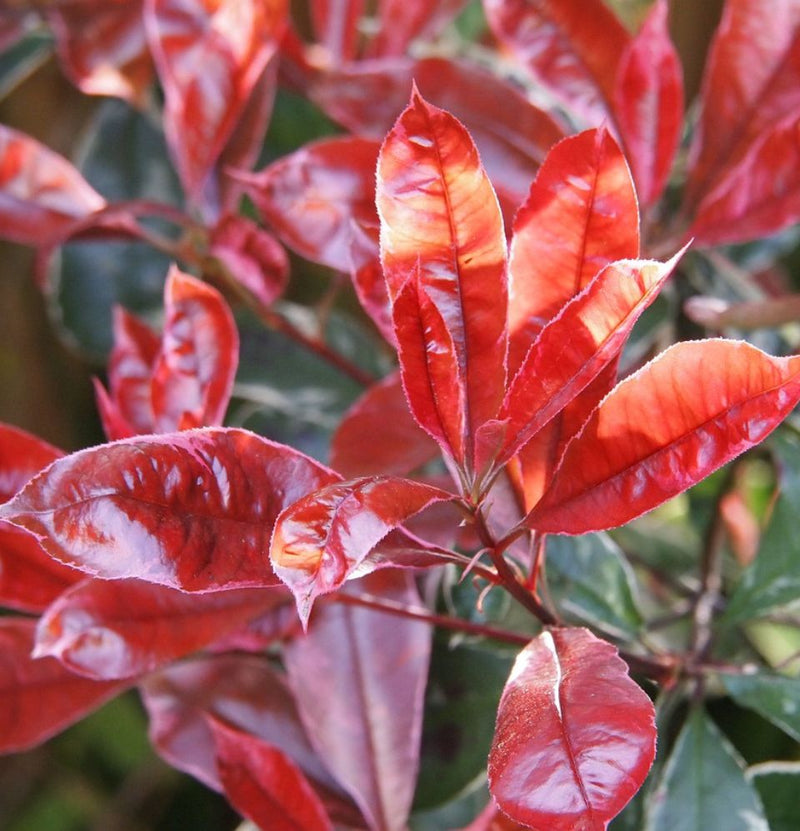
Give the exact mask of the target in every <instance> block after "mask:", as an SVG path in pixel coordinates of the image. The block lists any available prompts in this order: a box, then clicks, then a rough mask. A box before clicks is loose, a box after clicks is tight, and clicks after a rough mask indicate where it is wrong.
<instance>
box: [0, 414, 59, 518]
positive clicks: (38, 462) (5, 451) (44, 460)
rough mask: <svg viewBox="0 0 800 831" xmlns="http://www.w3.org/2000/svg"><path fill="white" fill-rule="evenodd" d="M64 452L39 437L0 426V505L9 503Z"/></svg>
mask: <svg viewBox="0 0 800 831" xmlns="http://www.w3.org/2000/svg"><path fill="white" fill-rule="evenodd" d="M63 455H64V453H63V451H61V450H59V449H58V448H57V447H53V445H52V444H48V443H47V442H46V441H44V440H43V439H40V438H39V437H38V436H34V435H33V434H32V433H28V432H27V431H26V430H21V429H20V428H19V427H14V426H12V425H11V424H3V423H1V422H0V502H6V501H7V500H9V499H11V497H12V496H13V495H14V494H15V493H17V491H19V490H21V488H22V487H23V485H25V484H27V482H28V481H29V480H30V479H31V477H33V476H35V475H36V474H37V473H38V472H39V471H40V470H42V469H43V468H45V467H47V465H49V464H50V463H51V462H54V461H55V460H56V459H59V458H60V457H61V456H63Z"/></svg>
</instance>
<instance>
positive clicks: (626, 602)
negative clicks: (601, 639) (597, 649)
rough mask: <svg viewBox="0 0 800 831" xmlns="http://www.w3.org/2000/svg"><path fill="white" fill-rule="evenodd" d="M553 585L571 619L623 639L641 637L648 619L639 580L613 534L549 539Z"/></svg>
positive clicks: (549, 561) (551, 586) (549, 580)
mask: <svg viewBox="0 0 800 831" xmlns="http://www.w3.org/2000/svg"><path fill="white" fill-rule="evenodd" d="M547 580H548V585H549V588H550V592H551V594H552V596H553V599H554V600H555V601H556V603H557V604H558V606H559V607H560V608H561V609H562V610H563V611H564V612H565V613H567V614H569V615H570V616H573V617H575V618H577V619H579V620H581V621H586V622H588V623H592V624H595V625H597V626H599V627H600V628H602V629H603V630H605V631H607V632H609V633H611V634H614V635H621V636H623V637H635V636H636V635H637V634H638V633H639V630H640V629H641V626H642V616H641V614H640V612H639V609H638V608H637V605H636V599H635V596H634V585H635V576H634V574H633V570H632V569H631V567H630V565H629V563H628V561H627V560H626V559H625V555H624V554H623V553H622V550H621V549H620V548H619V546H618V545H617V544H616V543H615V542H614V541H613V540H612V539H611V538H610V537H609V536H608V535H607V534H603V533H600V534H585V535H584V536H581V537H567V536H552V537H549V538H548V540H547Z"/></svg>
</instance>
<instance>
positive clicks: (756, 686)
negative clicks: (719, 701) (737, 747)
mask: <svg viewBox="0 0 800 831" xmlns="http://www.w3.org/2000/svg"><path fill="white" fill-rule="evenodd" d="M720 680H721V681H722V684H723V686H724V687H725V689H726V690H727V692H728V695H730V696H732V698H733V699H734V701H736V703H737V704H740V705H741V706H742V707H749V708H750V709H751V710H754V711H755V712H757V713H759V714H760V715H762V716H763V717H764V718H765V719H767V720H768V721H771V722H772V723H773V724H775V725H776V726H777V727H779V728H780V729H781V730H783V731H784V732H785V733H787V734H788V735H789V736H791V737H792V738H793V739H794V740H795V741H800V708H799V707H798V704H797V702H798V700H800V679H798V678H790V677H787V676H785V675H777V674H773V673H767V672H759V673H756V674H752V675H741V674H739V675H730V674H722V675H721V676H720Z"/></svg>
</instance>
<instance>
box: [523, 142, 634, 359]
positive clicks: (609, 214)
mask: <svg viewBox="0 0 800 831" xmlns="http://www.w3.org/2000/svg"><path fill="white" fill-rule="evenodd" d="M638 256H639V211H638V207H637V203H636V193H635V191H634V187H633V182H632V180H631V176H630V172H629V170H628V166H627V163H626V162H625V157H624V156H623V155H622V152H621V151H620V149H619V147H618V146H617V143H616V142H615V141H614V139H613V138H612V137H611V135H610V134H609V133H608V131H607V130H605V129H602V128H601V129H599V130H588V131H586V132H584V133H580V134H579V135H577V136H571V137H570V138H566V139H564V140H563V141H561V142H559V143H558V144H557V145H556V146H555V147H554V148H553V149H552V150H551V151H550V153H549V155H548V156H547V159H546V160H545V162H544V164H543V165H542V168H541V170H540V171H539V173H538V175H537V177H536V179H535V181H534V182H533V184H532V185H531V190H530V194H529V196H528V199H527V200H526V202H525V204H524V205H523V206H522V207H521V208H520V210H519V213H518V214H517V217H516V219H515V220H514V236H513V238H512V242H511V250H510V258H509V271H510V274H511V293H510V301H509V329H510V332H511V361H510V365H511V368H512V369H514V370H516V368H517V367H518V366H519V363H520V362H521V361H522V359H523V358H524V356H525V353H526V352H527V351H528V348H529V346H530V344H531V342H532V340H533V338H534V337H535V335H536V334H537V333H538V331H539V329H540V328H541V327H542V326H543V325H544V324H545V323H547V321H548V320H550V319H551V318H552V317H553V316H554V315H555V314H556V313H557V312H558V311H559V310H560V309H561V308H562V307H563V306H564V305H565V304H566V303H567V301H568V300H571V299H572V298H573V297H574V296H575V295H576V294H577V293H578V292H579V291H581V290H582V289H583V288H585V287H586V286H587V285H588V284H589V281H590V280H591V279H592V278H593V277H594V276H595V275H596V274H597V273H598V272H599V271H600V270H601V269H603V268H604V267H605V266H607V265H608V264H609V263H611V262H613V261H615V260H625V259H633V258H635V257H638Z"/></svg>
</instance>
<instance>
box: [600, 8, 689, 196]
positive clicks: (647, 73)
mask: <svg viewBox="0 0 800 831" xmlns="http://www.w3.org/2000/svg"><path fill="white" fill-rule="evenodd" d="M667 12H668V7H667V2H666V0H658V2H657V3H656V4H655V5H654V6H653V8H652V10H651V12H650V14H649V16H648V17H647V19H646V20H645V22H644V25H643V26H642V28H641V30H640V31H639V33H638V35H636V37H635V38H634V39H633V40H632V41H631V42H630V43H629V44H628V48H627V49H626V51H625V54H624V55H623V56H622V58H621V59H620V64H619V70H618V73H619V74H618V76H617V81H616V86H615V89H614V97H613V110H614V120H615V122H616V124H617V127H618V128H619V132H620V135H621V137H622V141H623V144H624V145H625V149H626V151H627V156H628V158H629V159H630V163H631V167H632V169H633V178H634V179H635V180H636V190H637V192H638V194H639V199H640V201H641V202H642V204H644V205H651V204H652V203H653V202H655V201H656V200H657V199H658V197H659V196H660V195H661V193H662V192H663V190H664V187H665V185H666V183H667V177H668V176H669V172H670V168H671V167H672V161H673V159H674V158H675V151H676V150H677V149H678V143H679V142H680V136H681V127H682V124H683V75H682V71H681V65H680V60H679V58H678V54H677V52H676V51H675V47H674V46H673V45H672V41H671V40H670V38H669V31H668V29H667Z"/></svg>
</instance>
